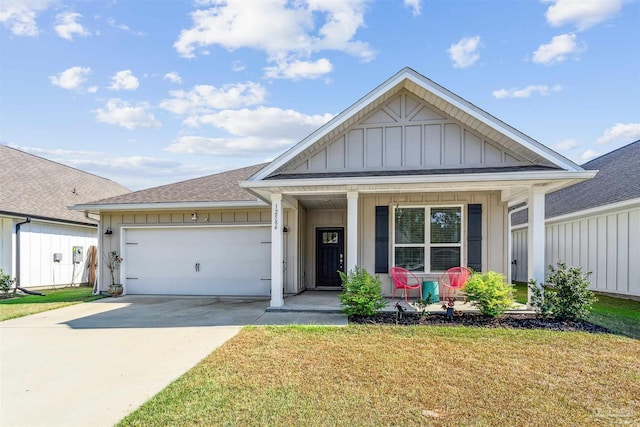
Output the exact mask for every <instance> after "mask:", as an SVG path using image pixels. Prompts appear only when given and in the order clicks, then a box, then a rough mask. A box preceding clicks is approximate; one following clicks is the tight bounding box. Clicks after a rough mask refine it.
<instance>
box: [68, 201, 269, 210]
mask: <svg viewBox="0 0 640 427" xmlns="http://www.w3.org/2000/svg"><path fill="white" fill-rule="evenodd" d="M266 206H268V205H267V204H266V203H264V202H263V201H261V200H257V199H256V200H241V201H229V202H178V203H175V202H161V203H101V204H84V205H73V206H69V209H71V210H74V211H86V212H91V213H98V212H105V211H132V210H135V211H140V210H145V211H160V210H164V211H166V210H185V209H234V208H263V207H266Z"/></svg>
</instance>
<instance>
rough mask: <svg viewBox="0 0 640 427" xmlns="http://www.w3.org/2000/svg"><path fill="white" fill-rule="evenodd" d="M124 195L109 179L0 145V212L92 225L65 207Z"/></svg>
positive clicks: (120, 187)
mask: <svg viewBox="0 0 640 427" xmlns="http://www.w3.org/2000/svg"><path fill="white" fill-rule="evenodd" d="M126 192H129V189H127V188H125V187H123V186H122V185H120V184H118V183H116V182H113V181H111V180H109V179H106V178H102V177H99V176H96V175H93V174H90V173H88V172H83V171H81V170H78V169H74V168H72V167H70V166H65V165H63V164H60V163H56V162H54V161H51V160H47V159H43V158H42V157H38V156H35V155H33V154H29V153H25V152H23V151H20V150H16V149H15V148H11V147H7V146H5V145H0V212H4V213H7V214H14V215H18V216H31V217H36V218H38V217H39V218H45V219H53V220H61V221H71V222H79V223H86V224H95V222H94V221H90V220H87V219H86V218H85V216H84V214H83V213H82V212H76V211H72V210H69V209H68V208H67V206H71V205H75V204H78V203H84V202H88V201H91V200H95V199H97V198H105V197H112V196H116V195H120V194H122V193H126Z"/></svg>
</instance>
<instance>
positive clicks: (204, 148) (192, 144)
mask: <svg viewBox="0 0 640 427" xmlns="http://www.w3.org/2000/svg"><path fill="white" fill-rule="evenodd" d="M295 142H296V140H295V139H292V138H284V139H267V138H261V137H245V138H208V137H204V136H181V137H179V138H178V139H177V140H176V142H174V143H173V144H171V145H169V146H168V147H166V148H165V149H164V150H165V151H168V152H170V153H181V154H205V155H209V156H238V155H247V154H251V155H270V154H274V153H279V152H281V151H283V150H284V149H286V148H289V147H291V146H292V145H293V144H295Z"/></svg>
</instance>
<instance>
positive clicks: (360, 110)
mask: <svg viewBox="0 0 640 427" xmlns="http://www.w3.org/2000/svg"><path fill="white" fill-rule="evenodd" d="M402 89H407V90H408V91H409V92H411V93H413V94H415V95H416V96H417V97H418V98H420V99H423V100H424V101H426V102H427V103H428V104H430V105H432V106H433V107H434V108H435V109H436V110H440V111H443V112H444V113H446V114H448V115H449V116H450V117H452V118H453V119H455V120H457V121H459V122H461V123H463V124H465V125H466V126H469V128H470V129H472V130H474V131H476V132H478V133H480V134H482V135H485V136H486V137H487V138H488V139H489V140H493V141H496V142H497V143H498V144H500V145H502V146H503V147H505V148H506V149H507V150H509V151H512V152H514V153H516V154H519V153H522V155H523V157H531V156H533V157H535V159H534V160H535V163H539V164H542V165H548V166H556V167H560V168H562V169H564V170H566V171H574V172H575V171H582V168H580V166H578V165H576V164H575V163H573V162H572V161H570V160H568V159H566V158H564V157H563V156H561V155H560V154H558V153H556V152H554V151H553V150H551V149H549V148H547V147H545V146H544V145H542V144H540V143H539V142H537V141H535V140H533V139H532V138H530V137H528V136H526V135H525V134H523V133H522V132H520V131H518V130H516V129H514V128H512V127H511V126H508V125H507V124H506V123H504V122H502V121H501V120H499V119H497V118H495V117H493V116H492V115H490V114H488V113H487V112H485V111H483V110H481V109H480V108H478V107H476V106H475V105H473V104H471V103H470V102H468V101H465V100H464V99H462V98H460V97H459V96H457V95H455V94H454V93H452V92H450V91H448V90H447V89H445V88H443V87H442V86H439V85H437V84H436V83H434V82H433V81H431V80H429V79H428V78H426V77H424V76H422V75H421V74H419V73H417V72H416V71H414V70H412V69H411V68H404V69H402V70H401V71H400V72H398V73H397V74H396V75H394V76H393V77H391V78H390V79H388V80H387V81H386V82H384V83H383V84H381V85H380V86H378V87H377V88H376V89H374V90H373V91H371V92H370V93H368V94H367V95H365V96H364V97H363V98H361V99H360V100H359V101H357V102H356V103H355V104H353V105H352V106H350V107H349V108H347V109H346V110H345V111H343V112H342V113H340V114H339V115H337V116H336V117H334V118H333V119H332V120H330V121H329V122H328V123H327V124H325V125H324V126H322V127H321V128H319V129H318V130H316V131H315V132H313V133H312V134H311V135H309V136H308V137H307V138H305V139H303V140H302V141H300V142H299V143H298V144H296V145H295V146H293V147H291V148H290V149H289V150H287V151H286V152H285V153H283V154H282V155H281V156H279V157H278V158H276V159H275V160H274V161H272V162H271V163H270V164H269V165H268V166H267V167H265V168H264V169H262V170H261V171H259V172H257V173H256V174H255V175H253V176H252V177H251V178H249V181H260V180H262V179H264V178H266V177H268V176H270V175H272V174H275V173H278V172H281V171H282V169H283V168H284V167H285V166H286V165H287V164H288V163H289V162H290V161H292V160H294V159H295V158H296V157H297V156H299V155H301V154H305V152H306V154H310V153H311V152H312V151H314V150H313V149H312V147H313V145H314V144H316V143H318V142H321V141H323V142H322V143H326V142H328V141H329V140H331V139H333V138H336V137H338V136H339V135H340V134H341V133H343V132H345V131H346V130H347V129H348V128H349V127H350V126H352V125H353V124H355V123H358V122H360V121H361V120H363V118H364V117H365V116H366V115H368V114H369V113H371V112H372V111H374V110H376V109H378V108H379V107H380V106H381V105H383V104H384V103H386V102H387V101H389V100H390V99H392V98H393V97H394V96H395V95H396V94H397V93H398V92H400V91H401V90H402ZM385 112H386V113H387V114H388V115H389V117H391V118H392V117H393V115H392V114H389V112H387V111H386V110H385ZM392 112H393V111H392Z"/></svg>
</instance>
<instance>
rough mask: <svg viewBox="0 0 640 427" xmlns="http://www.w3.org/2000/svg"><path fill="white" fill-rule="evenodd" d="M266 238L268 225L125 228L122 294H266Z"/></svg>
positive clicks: (268, 255) (269, 251)
mask: <svg viewBox="0 0 640 427" xmlns="http://www.w3.org/2000/svg"><path fill="white" fill-rule="evenodd" d="M269 239H270V229H269V227H228V228H189V229H187V228H159V229H129V230H128V231H127V233H126V240H127V244H126V245H125V248H126V257H125V262H126V263H127V267H126V277H127V278H126V286H127V293H130V294H168V295H250V296H258V295H259V296H268V295H269V293H270V286H271V282H270V280H269V277H270V267H271V265H270V264H271V262H270V256H271V245H270V244H269ZM196 265H198V267H196ZM197 270H198V271H197Z"/></svg>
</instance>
